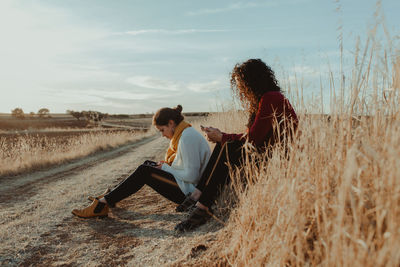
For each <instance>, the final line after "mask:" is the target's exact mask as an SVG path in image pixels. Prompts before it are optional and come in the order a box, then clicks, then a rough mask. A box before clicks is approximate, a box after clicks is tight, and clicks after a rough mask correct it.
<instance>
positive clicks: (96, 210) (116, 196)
mask: <svg viewBox="0 0 400 267" xmlns="http://www.w3.org/2000/svg"><path fill="white" fill-rule="evenodd" d="M145 184H147V185H149V186H150V187H151V188H153V189H154V190H155V191H157V192H158V193H159V194H161V195H162V196H164V197H166V198H167V199H169V200H171V201H173V202H175V203H181V202H182V201H183V200H184V199H185V195H184V194H183V193H182V191H181V190H180V189H179V186H178V184H177V183H176V181H175V178H174V176H173V175H172V174H170V173H168V172H165V171H163V170H160V169H157V168H154V167H150V166H148V165H140V166H139V167H138V168H137V169H136V171H135V172H134V173H133V174H132V175H130V176H129V177H128V178H126V179H125V180H124V181H123V182H121V183H120V184H119V185H118V186H117V187H115V188H114V189H113V190H112V191H111V192H109V193H107V194H106V195H105V196H104V198H102V199H100V200H99V199H97V198H96V199H95V200H94V201H93V203H92V204H91V205H90V206H88V207H86V208H84V209H74V210H73V211H72V214H74V215H76V216H78V217H82V218H91V217H104V216H107V215H108V207H109V206H113V205H115V203H117V202H119V201H121V200H122V199H124V198H127V197H128V196H130V195H132V194H134V193H136V192H137V191H139V189H140V188H142V187H143V186H144V185H145ZM107 204H109V205H107Z"/></svg>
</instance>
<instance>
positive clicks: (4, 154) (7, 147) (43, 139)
mask: <svg viewBox="0 0 400 267" xmlns="http://www.w3.org/2000/svg"><path fill="white" fill-rule="evenodd" d="M71 133H72V135H71ZM50 134H51V136H46V135H14V136H1V137H0V177H1V176H6V175H15V174H19V173H23V172H27V171H32V170H36V169H40V168H43V167H47V166H50V165H55V164H60V163H64V162H67V161H69V160H73V159H77V158H81V157H85V156H87V155H89V154H92V153H95V152H97V151H102V150H107V149H111V148H115V147H118V146H121V145H124V144H126V143H129V142H135V141H138V140H140V139H142V138H144V137H147V136H151V135H154V134H155V131H154V130H149V131H147V132H132V131H98V132H88V133H80V134H74V131H65V132H60V133H56V134H54V132H50Z"/></svg>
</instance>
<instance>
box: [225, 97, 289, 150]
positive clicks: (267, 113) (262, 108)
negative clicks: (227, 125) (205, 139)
mask: <svg viewBox="0 0 400 267" xmlns="http://www.w3.org/2000/svg"><path fill="white" fill-rule="evenodd" d="M283 101H284V98H283V95H282V94H273V93H266V94H265V95H264V96H263V97H262V98H261V100H260V103H259V106H258V110H257V114H256V117H255V119H254V123H253V125H252V126H251V127H250V129H248V130H247V134H226V133H222V140H221V143H222V144H224V143H225V142H226V141H234V140H240V141H243V142H244V141H245V140H246V139H245V138H246V137H248V139H249V141H250V142H251V143H252V144H253V145H255V146H261V145H263V144H264V142H265V141H266V139H267V137H268V134H269V133H270V132H271V130H272V128H273V123H274V115H275V114H276V115H278V114H280V113H282V111H283V107H282V105H283Z"/></svg>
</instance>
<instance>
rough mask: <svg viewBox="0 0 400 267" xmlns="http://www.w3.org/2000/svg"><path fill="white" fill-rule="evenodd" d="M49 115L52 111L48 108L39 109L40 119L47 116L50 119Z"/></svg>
mask: <svg viewBox="0 0 400 267" xmlns="http://www.w3.org/2000/svg"><path fill="white" fill-rule="evenodd" d="M49 113H50V110H49V109H48V108H41V109H39V111H38V113H37V114H38V115H39V117H40V118H42V117H44V116H46V115H47V116H49V117H50V115H49Z"/></svg>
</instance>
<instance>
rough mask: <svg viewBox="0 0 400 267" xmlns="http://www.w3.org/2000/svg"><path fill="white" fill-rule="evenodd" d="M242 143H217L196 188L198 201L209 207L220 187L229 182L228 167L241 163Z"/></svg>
mask: <svg viewBox="0 0 400 267" xmlns="http://www.w3.org/2000/svg"><path fill="white" fill-rule="evenodd" d="M242 148H243V143H242V142H240V141H234V142H226V143H225V144H224V145H223V146H221V144H220V143H217V144H216V146H215V148H214V150H213V153H212V154H211V157H210V160H209V161H208V163H207V166H206V169H205V171H204V172H203V175H202V176H201V178H200V181H199V183H198V184H197V186H196V188H197V189H199V190H200V191H201V192H202V194H201V197H200V198H199V202H200V203H201V204H203V205H205V206H207V207H211V205H212V204H213V203H214V200H215V199H216V198H217V196H218V195H219V194H220V192H221V190H222V187H223V186H224V185H225V184H226V183H229V181H230V177H229V168H228V165H227V164H228V162H229V164H230V165H231V166H238V165H240V164H241V159H242V155H243V154H242V153H243V152H242Z"/></svg>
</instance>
